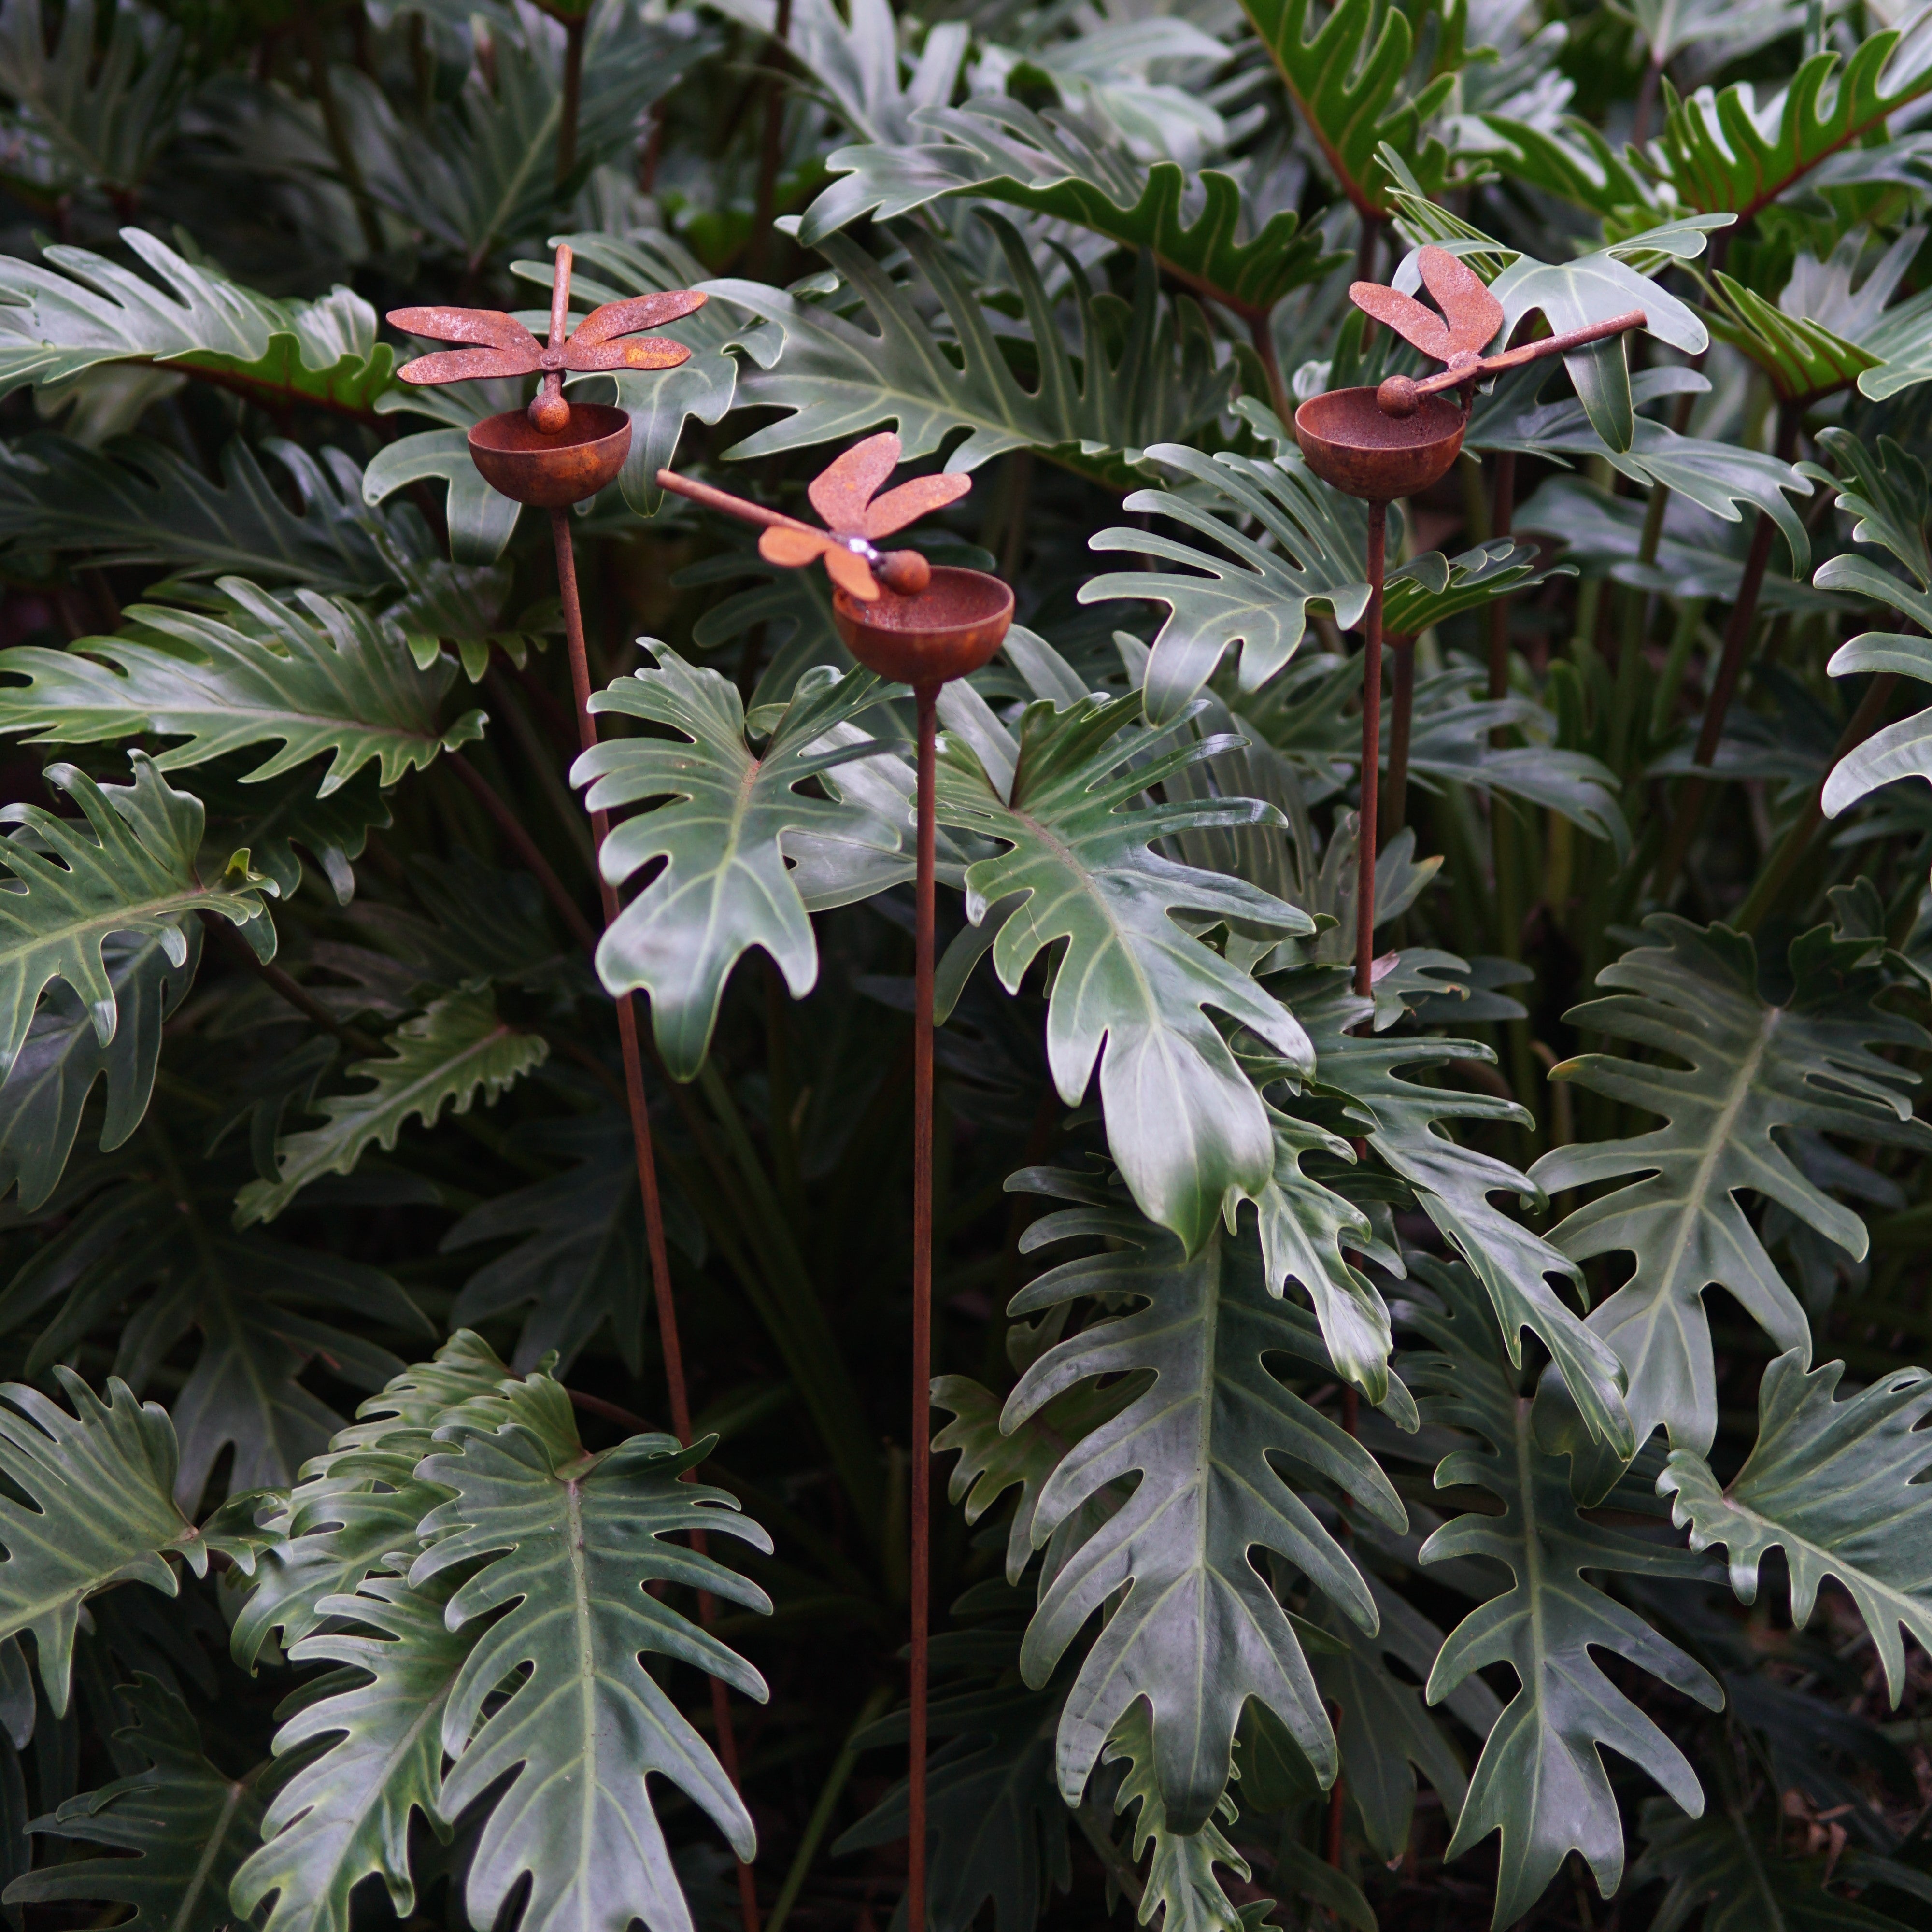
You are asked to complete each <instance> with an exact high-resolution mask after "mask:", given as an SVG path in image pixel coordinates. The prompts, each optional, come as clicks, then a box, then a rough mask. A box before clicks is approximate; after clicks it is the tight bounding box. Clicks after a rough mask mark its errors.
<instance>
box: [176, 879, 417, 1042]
mask: <svg viewBox="0 0 1932 1932" xmlns="http://www.w3.org/2000/svg"><path fill="white" fill-rule="evenodd" d="M201 919H202V924H203V925H204V926H206V927H207V929H208V931H209V932H210V933H211V934H212V935H213V936H214V943H215V944H216V946H217V947H218V948H219V949H220V951H221V952H222V953H223V955H224V956H226V957H227V958H228V959H233V960H234V961H236V962H237V963H238V964H239V965H243V966H245V967H247V968H248V970H249V971H250V972H251V973H253V974H254V975H255V976H256V977H257V979H259V980H261V982H262V983H263V985H265V986H267V987H268V988H269V990H270V991H271V992H273V993H274V994H275V996H276V998H278V999H280V1000H283V1001H286V1002H287V1004H289V1005H290V1006H292V1007H294V1008H295V1010H296V1012H297V1013H300V1014H301V1015H302V1017H303V1019H305V1020H308V1021H311V1022H313V1023H314V1025H317V1026H319V1027H320V1028H322V1030H323V1032H325V1033H331V1034H334V1035H335V1037H336V1038H337V1039H338V1040H341V1043H343V1045H344V1046H347V1047H349V1048H350V1049H353V1051H354V1052H357V1053H359V1054H360V1055H362V1057H363V1058H365V1060H377V1059H380V1058H381V1057H382V1053H383V1043H382V1042H381V1041H380V1040H377V1038H376V1037H375V1036H374V1034H367V1033H365V1032H364V1031H362V1028H360V1027H359V1026H353V1025H350V1023H349V1022H347V1021H345V1020H339V1019H337V1018H336V1017H335V1015H334V1014H333V1013H331V1012H330V1011H329V1009H328V1008H327V1007H325V1006H324V1005H323V1004H322V1002H321V1001H320V1000H318V999H317V998H316V997H315V995H314V994H313V993H311V992H310V991H309V990H308V988H307V987H306V986H303V985H302V983H301V982H300V981H299V980H293V979H291V978H290V977H289V975H288V974H287V973H285V972H284V971H282V969H281V967H279V966H277V965H273V964H272V963H271V962H269V961H268V960H266V959H263V958H262V957H261V956H260V955H259V954H258V953H257V952H256V950H255V949H254V947H252V946H251V945H250V944H248V941H246V940H245V939H244V938H242V936H241V935H239V933H238V932H236V930H235V929H234V927H233V926H231V925H230V924H229V922H228V921H227V920H226V919H223V917H222V916H221V915H220V913H211V912H204V913H202V915H201Z"/></svg>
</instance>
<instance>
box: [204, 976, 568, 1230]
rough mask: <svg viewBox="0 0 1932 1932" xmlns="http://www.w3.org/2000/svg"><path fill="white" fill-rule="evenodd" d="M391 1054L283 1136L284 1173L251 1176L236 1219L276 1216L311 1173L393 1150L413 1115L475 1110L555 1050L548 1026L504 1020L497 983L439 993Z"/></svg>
mask: <svg viewBox="0 0 1932 1932" xmlns="http://www.w3.org/2000/svg"><path fill="white" fill-rule="evenodd" d="M385 1044H386V1046H390V1047H392V1048H393V1049H395V1050H394V1052H392V1054H391V1055H389V1058H386V1059H383V1060H359V1061H354V1062H353V1063H352V1064H350V1067H348V1068H347V1073H348V1075H349V1076H350V1078H351V1079H360V1080H368V1081H370V1082H373V1083H374V1084H373V1085H371V1086H369V1087H368V1088H365V1089H364V1090H363V1091H361V1092H360V1093H356V1094H330V1095H329V1096H328V1097H326V1099H323V1100H320V1101H319V1102H318V1103H317V1106H316V1111H317V1112H318V1113H320V1114H323V1115H326V1116H327V1118H328V1122H329V1124H328V1125H327V1126H326V1127H311V1128H308V1129H305V1130H304V1131H303V1132H302V1133H297V1134H287V1135H284V1136H282V1137H281V1139H279V1140H278V1141H277V1142H276V1143H275V1151H276V1154H277V1155H278V1157H279V1159H280V1160H281V1175H280V1176H279V1178H277V1179H276V1180H275V1181H250V1182H249V1183H248V1185H247V1186H246V1187H244V1188H243V1189H242V1191H241V1193H239V1194H238V1195H237V1196H236V1197H235V1225H236V1226H237V1227H238V1228H248V1227H252V1226H254V1224H255V1223H257V1222H258V1221H269V1220H273V1219H274V1218H275V1216H277V1215H278V1214H281V1211H283V1209H284V1208H287V1206H289V1205H290V1203H291V1202H293V1200H294V1199H296V1196H297V1195H299V1193H301V1192H302V1190H303V1189H304V1188H305V1187H307V1186H308V1184H309V1183H310V1182H311V1181H314V1180H317V1179H319V1178H320V1177H321V1176H322V1175H325V1174H347V1173H349V1172H350V1171H351V1170H352V1169H353V1168H354V1167H355V1166H356V1163H357V1162H358V1161H359V1160H361V1159H362V1157H363V1155H364V1154H366V1153H367V1152H368V1150H369V1149H370V1148H372V1147H380V1148H382V1149H383V1151H384V1152H385V1153H387V1152H389V1151H390V1150H391V1149H392V1148H394V1147H395V1145H396V1136H397V1135H398V1134H399V1133H401V1131H402V1130H403V1128H404V1126H405V1125H406V1124H407V1123H408V1122H409V1121H410V1120H411V1119H412V1118H420V1119H421V1120H422V1123H423V1124H424V1126H425V1127H434V1126H435V1125H436V1124H437V1121H439V1120H440V1119H441V1118H443V1109H445V1108H446V1107H452V1108H453V1109H455V1112H458V1113H459V1114H466V1113H467V1112H469V1109H470V1106H471V1105H472V1103H473V1102H474V1101H475V1099H476V1097H477V1095H478V1093H479V1092H480V1093H481V1094H482V1097H483V1099H484V1103H485V1104H486V1105H487V1103H489V1102H490V1101H493V1100H495V1099H496V1097H497V1096H498V1095H499V1094H501V1093H502V1091H504V1089H505V1088H507V1087H510V1086H512V1085H514V1084H515V1082H517V1081H518V1080H520V1079H522V1078H523V1076H524V1075H525V1074H526V1073H529V1070H530V1069H531V1068H532V1067H540V1066H541V1065H542V1064H543V1063H544V1061H546V1060H547V1059H548V1058H549V1057H550V1043H549V1042H548V1041H547V1040H544V1038H543V1037H542V1036H541V1034H534V1033H526V1032H524V1031H522V1030H521V1029H520V1028H516V1027H513V1026H511V1025H509V1024H508V1022H506V1021H505V1020H504V1019H502V1018H501V1017H500V1016H499V1014H498V1013H497V1011H496V1001H495V1000H494V998H493V997H492V996H491V995H490V990H489V989H488V988H487V986H481V987H474V988H466V989H463V991H461V992H455V993H452V994H450V995H449V996H448V997H447V998H444V999H440V1000H437V1001H434V1002H433V1003H432V1004H431V1005H430V1006H429V1007H428V1008H427V1009H426V1010H425V1011H424V1012H423V1013H421V1014H419V1016H417V1017H416V1019H413V1020H407V1021H405V1022H404V1023H403V1025H401V1026H400V1027H398V1028H397V1029H396V1031H395V1032H394V1033H392V1034H390V1035H389V1037H388V1039H387V1040H386V1042H385Z"/></svg>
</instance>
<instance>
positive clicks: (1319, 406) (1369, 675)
mask: <svg viewBox="0 0 1932 1932" xmlns="http://www.w3.org/2000/svg"><path fill="white" fill-rule="evenodd" d="M1415 266H1416V271H1417V273H1418V275H1419V276H1420V277H1421V283H1422V286H1423V287H1424V289H1426V290H1427V291H1428V292H1429V293H1430V296H1432V297H1433V298H1434V299H1435V302H1436V308H1433V309H1432V308H1430V307H1429V306H1428V305H1427V303H1424V302H1418V300H1417V299H1415V296H1411V295H1405V294H1403V293H1402V292H1401V291H1400V290H1397V289H1391V288H1385V287H1382V284H1380V283H1379V282H1356V283H1354V284H1352V285H1351V287H1350V288H1349V300H1350V301H1351V302H1353V303H1354V304H1355V306H1356V307H1357V308H1358V309H1360V310H1361V311H1362V312H1363V313H1364V314H1365V315H1367V316H1370V317H1373V320H1376V321H1377V322H1379V323H1382V325H1383V326H1385V328H1388V329H1391V330H1393V331H1394V333H1395V334H1396V335H1399V336H1400V337H1401V338H1402V339H1403V341H1405V342H1406V343H1407V344H1409V346H1410V347H1412V348H1414V349H1419V350H1421V352H1422V353H1423V354H1424V355H1425V356H1429V357H1430V358H1431V359H1433V360H1434V361H1436V362H1440V363H1442V365H1444V366H1443V368H1442V369H1441V370H1439V371H1438V372H1437V373H1436V374H1435V375H1433V376H1425V377H1420V378H1418V377H1412V376H1404V375H1394V376H1390V377H1387V378H1385V380H1383V382H1382V383H1381V384H1380V385H1379V386H1378V387H1377V388H1375V389H1368V388H1366V387H1364V388H1359V389H1331V390H1329V391H1328V392H1326V393H1325V394H1324V395H1319V396H1311V397H1310V398H1309V400H1308V401H1307V402H1305V403H1304V404H1302V405H1301V408H1299V409H1298V410H1296V411H1295V440H1296V441H1297V442H1298V443H1299V444H1300V445H1301V454H1302V455H1303V456H1304V458H1306V459H1307V463H1308V466H1309V468H1310V469H1312V470H1313V471H1314V472H1315V473H1316V475H1318V476H1319V477H1320V478H1322V481H1324V482H1325V483H1328V484H1332V485H1333V486H1334V487H1335V488H1336V489H1337V490H1342V491H1343V492H1344V493H1346V494H1347V495H1349V496H1355V497H1358V498H1360V499H1361V500H1362V501H1363V502H1366V503H1367V505H1368V506H1369V529H1368V579H1369V601H1368V606H1367V610H1366V611H1365V612H1364V617H1363V652H1364V657H1365V658H1366V664H1365V666H1364V673H1363V679H1362V754H1361V814H1360V816H1359V818H1358V823H1357V827H1356V838H1357V862H1356V864H1357V871H1356V885H1355V991H1356V992H1357V993H1358V994H1359V995H1362V996H1363V997H1364V998H1367V997H1369V996H1370V993H1371V991H1372V989H1373V982H1374V980H1375V977H1376V964H1375V957H1374V955H1375V944H1374V936H1375V923H1376V912H1375V903H1376V898H1375V895H1376V814H1377V796H1376V794H1377V790H1378V786H1377V783H1376V773H1377V772H1378V770H1379V769H1380V766H1381V760H1382V580H1383V575H1384V570H1385V563H1386V561H1387V550H1388V506H1389V505H1390V504H1391V502H1394V500H1395V499H1396V498H1397V497H1399V496H1413V495H1415V493H1417V492H1418V490H1426V489H1427V488H1428V487H1430V484H1434V483H1438V482H1440V481H1442V478H1444V477H1445V476H1446V475H1448V473H1449V471H1450V469H1451V467H1452V466H1454V463H1455V461H1456V459H1457V457H1458V456H1459V455H1461V454H1462V450H1463V432H1464V431H1466V429H1467V428H1468V427H1469V410H1470V405H1471V403H1472V401H1473V400H1474V398H1475V389H1476V385H1477V384H1478V383H1480V382H1484V381H1486V380H1487V379H1488V378H1489V377H1492V376H1496V375H1500V374H1502V373H1503V372H1504V371H1507V370H1510V369H1515V368H1521V367H1522V365H1523V364H1525V363H1526V362H1539V361H1541V359H1543V358H1544V356H1562V355H1565V354H1568V353H1569V352H1570V351H1571V350H1577V349H1583V348H1587V347H1589V345H1590V344H1592V343H1597V342H1603V341H1608V340H1609V339H1610V338H1611V337H1613V336H1617V335H1623V334H1624V333H1625V332H1627V331H1628V330H1630V329H1642V328H1643V327H1644V326H1646V320H1647V318H1646V316H1645V314H1644V312H1643V310H1642V309H1640V308H1638V309H1632V310H1631V311H1628V313H1627V314H1623V315H1616V316H1611V317H1608V318H1607V320H1604V321H1602V322H1593V323H1588V324H1586V326H1584V327H1583V328H1581V329H1570V330H1568V331H1566V332H1564V333H1563V334H1562V335H1546V336H1544V337H1543V338H1541V339H1540V340H1538V341H1535V342H1526V343H1524V344H1522V345H1521V347H1518V348H1515V349H1505V350H1502V351H1501V352H1500V353H1498V354H1496V355H1493V356H1492V355H1489V354H1487V353H1485V352H1486V351H1487V350H1488V348H1489V346H1490V344H1491V343H1493V341H1496V338H1497V337H1498V335H1499V333H1500V332H1502V327H1503V324H1504V321H1505V315H1504V311H1503V306H1502V303H1500V302H1498V301H1497V299H1496V297H1495V296H1493V295H1492V294H1491V293H1490V291H1489V289H1488V287H1487V285H1486V284H1484V281H1483V279H1482V278H1481V276H1479V275H1477V274H1476V272H1475V271H1474V270H1473V269H1471V268H1470V267H1469V265H1468V263H1466V262H1463V261H1460V260H1457V257H1455V256H1454V255H1452V254H1451V253H1450V252H1449V251H1448V249H1446V248H1422V249H1418V251H1417V252H1416V257H1415ZM1438 310H1439V311H1440V313H1438V312H1437V311H1438ZM1452 389H1453V390H1459V391H1460V392H1461V394H1460V398H1457V399H1453V400H1452V398H1451V397H1450V396H1448V395H1447V394H1445V392H1447V391H1449V390H1452ZM1401 668H1402V667H1401V666H1400V665H1399V666H1398V670H1399V671H1400V669H1401ZM1407 691H1408V688H1407V687H1406V685H1405V682H1404V680H1403V678H1402V677H1401V676H1398V678H1397V687H1396V693H1397V706H1396V720H1395V724H1396V730H1395V736H1396V737H1397V739H1404V734H1405V732H1406V725H1407V716H1406V703H1408V701H1409V698H1408V694H1407ZM1404 741H1405V742H1406V739H1404Z"/></svg>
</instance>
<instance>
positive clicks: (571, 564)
mask: <svg viewBox="0 0 1932 1932" xmlns="http://www.w3.org/2000/svg"><path fill="white" fill-rule="evenodd" d="M570 515H571V513H570V511H568V510H567V509H558V510H553V511H551V512H550V539H551V541H552V543H553V544H554V546H555V547H556V586H557V590H558V592H559V595H560V597H561V598H562V603H563V634H564V639H565V643H566V644H567V645H568V649H569V653H570V683H571V691H572V692H573V694H574V696H575V697H576V700H577V739H578V742H580V744H581V745H582V746H583V749H584V750H585V751H589V750H590V749H592V748H593V747H594V746H595V744H596V742H597V720H596V716H595V713H594V712H592V710H591V709H590V663H589V658H588V656H587V655H586V652H585V650H584V648H583V605H582V604H580V602H579V601H578V599H577V559H576V558H575V556H574V555H573V553H572V552H571V544H570ZM590 829H591V834H592V837H593V838H595V841H596V844H597V849H598V851H599V852H600V853H601V851H602V850H603V847H604V839H605V838H606V837H607V835H608V834H609V832H610V814H609V813H608V812H607V811H592V813H591V814H590ZM597 890H598V895H599V897H600V898H601V899H602V901H603V904H604V926H606V928H608V927H610V926H613V925H615V924H616V919H617V914H618V911H619V902H618V898H617V889H616V886H613V885H612V884H610V883H609V882H608V881H607V880H606V879H605V878H604V871H603V868H602V867H601V865H599V866H598V868H597ZM617 1038H618V1041H619V1045H620V1046H622V1050H623V1057H624V1093H625V1099H626V1100H627V1101H628V1103H629V1109H630V1115H631V1145H632V1147H633V1148H634V1150H635V1151H636V1154H637V1191H638V1193H640V1195H642V1196H643V1202H644V1245H645V1247H646V1251H647V1252H648V1253H649V1256H650V1265H651V1292H652V1298H653V1299H654V1300H655V1302H656V1304H657V1316H658V1342H659V1343H660V1345H661V1346H662V1348H663V1349H664V1382H665V1384H666V1385H667V1391H668V1394H669V1395H670V1421H671V1428H672V1430H673V1432H674V1433H676V1437H677V1439H678V1440H679V1442H682V1443H684V1444H686V1445H688V1444H689V1442H690V1441H691V1398H690V1396H689V1394H688V1391H686V1388H685V1379H684V1348H683V1344H682V1342H681V1341H680V1340H679V1336H678V1328H677V1304H676V1301H674V1300H673V1298H672V1295H671V1285H670V1251H669V1250H667V1248H666V1247H665V1246H664V1203H663V1202H662V1200H661V1199H660V1198H659V1196H658V1168H657V1158H656V1154H655V1151H654V1149H653V1148H652V1145H651V1117H650V1103H649V1100H647V1099H646V1096H645V1094H644V1063H643V1053H642V1052H641V1050H640V1046H639V1044H638V1039H637V1002H636V1000H635V999H634V997H633V996H632V995H630V994H628V993H626V994H625V995H623V996H622V998H620V999H619V1001H617ZM691 1548H692V1549H693V1550H695V1551H697V1553H698V1554H699V1555H700V1556H703V1555H704V1554H706V1538H705V1535H704V1532H703V1531H702V1530H693V1531H692V1532H691ZM717 1614H718V1613H717V1606H716V1604H715V1602H714V1601H713V1600H712V1595H711V1593H710V1592H709V1591H708V1590H700V1592H698V1593H697V1616H698V1621H699V1622H700V1623H702V1624H704V1625H706V1626H709V1625H710V1624H711V1623H712V1622H713V1621H714V1620H715V1618H716V1616H717ZM708 1681H709V1683H710V1685H711V1715H712V1721H713V1722H714V1723H715V1726H716V1727H717V1732H718V1762H719V1763H721V1764H722V1765H723V1766H724V1775H725V1776H726V1777H727V1778H730V1781H731V1784H732V1787H733V1789H734V1790H736V1789H737V1787H738V1736H737V1730H736V1726H735V1725H734V1724H733V1722H732V1721H731V1706H730V1698H729V1697H728V1695H727V1692H726V1691H725V1688H724V1680H723V1679H721V1678H717V1677H712V1678H709V1680H708ZM738 1902H739V1907H740V1909H741V1912H742V1916H743V1918H744V1922H745V1932H758V1896H757V1888H756V1884H755V1882H754V1879H753V1878H752V1876H751V1867H750V1866H749V1865H748V1864H745V1863H744V1862H743V1861H742V1860H741V1861H739V1866H738Z"/></svg>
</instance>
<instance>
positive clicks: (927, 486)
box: [862, 475, 973, 537]
mask: <svg viewBox="0 0 1932 1932" xmlns="http://www.w3.org/2000/svg"><path fill="white" fill-rule="evenodd" d="M972 487H973V479H972V478H971V477H970V476H960V475H952V476H915V477H914V478H913V479H912V481H910V483H901V484H900V485H899V487H898V488H897V489H896V490H887V491H886V493H885V494H884V495H883V496H874V498H873V499H872V502H871V508H869V509H868V510H867V511H866V512H865V523H864V525H863V526H862V527H863V529H864V531H865V535H867V536H868V537H889V536H890V535H892V532H893V531H895V530H902V529H904V528H905V526H907V524H908V523H913V522H916V521H917V520H918V519H919V517H923V516H925V515H926V514H929V512H930V511H934V510H938V509H943V508H944V507H945V506H946V505H947V504H948V503H956V502H958V501H959V499H960V498H961V497H962V496H965V493H967V491H968V490H970V489H971V488H972Z"/></svg>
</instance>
